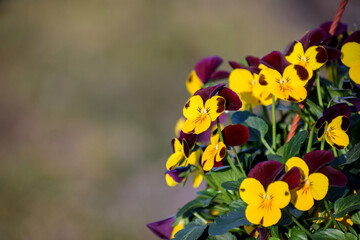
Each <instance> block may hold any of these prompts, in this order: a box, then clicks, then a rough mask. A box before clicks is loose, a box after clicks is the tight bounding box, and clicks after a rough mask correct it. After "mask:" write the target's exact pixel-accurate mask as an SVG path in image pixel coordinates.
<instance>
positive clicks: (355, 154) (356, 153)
mask: <svg viewBox="0 0 360 240" xmlns="http://www.w3.org/2000/svg"><path fill="white" fill-rule="evenodd" d="M359 157H360V142H359V143H357V144H356V145H355V146H354V147H353V148H351V150H350V151H348V152H347V153H346V154H345V159H346V161H345V163H344V164H342V165H347V164H350V163H353V162H355V161H356V160H358V159H359Z"/></svg>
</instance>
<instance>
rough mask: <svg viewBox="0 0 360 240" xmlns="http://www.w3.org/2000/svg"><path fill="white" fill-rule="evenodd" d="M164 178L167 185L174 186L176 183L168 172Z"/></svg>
mask: <svg viewBox="0 0 360 240" xmlns="http://www.w3.org/2000/svg"><path fill="white" fill-rule="evenodd" d="M165 180H166V183H167V185H168V186H169V187H175V186H176V185H177V184H178V183H177V182H176V181H175V180H174V179H173V178H172V177H170V176H169V174H165Z"/></svg>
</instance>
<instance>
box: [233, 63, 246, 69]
mask: <svg viewBox="0 0 360 240" xmlns="http://www.w3.org/2000/svg"><path fill="white" fill-rule="evenodd" d="M229 64H230V66H231V67H232V68H233V69H236V68H245V69H246V66H244V65H242V64H240V63H238V62H235V61H229Z"/></svg>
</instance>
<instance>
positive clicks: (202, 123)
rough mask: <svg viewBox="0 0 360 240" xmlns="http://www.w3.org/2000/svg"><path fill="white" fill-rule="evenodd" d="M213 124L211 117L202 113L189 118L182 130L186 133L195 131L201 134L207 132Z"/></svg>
mask: <svg viewBox="0 0 360 240" xmlns="http://www.w3.org/2000/svg"><path fill="white" fill-rule="evenodd" d="M210 125H211V119H210V116H209V115H208V114H200V115H198V117H197V118H193V119H187V120H186V121H185V123H184V126H183V128H182V131H183V132H184V133H191V132H194V133H195V134H200V133H202V132H205V131H206V130H207V129H208V128H209V127H210Z"/></svg>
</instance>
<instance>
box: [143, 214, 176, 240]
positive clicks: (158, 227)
mask: <svg viewBox="0 0 360 240" xmlns="http://www.w3.org/2000/svg"><path fill="white" fill-rule="evenodd" d="M174 221H175V217H169V218H166V219H164V220H161V221H158V222H152V223H148V224H147V225H146V226H147V227H148V228H149V229H150V230H151V231H152V232H153V233H154V234H155V235H156V236H158V237H159V238H161V239H170V238H171V234H172V231H173V227H172V225H173V223H174Z"/></svg>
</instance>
